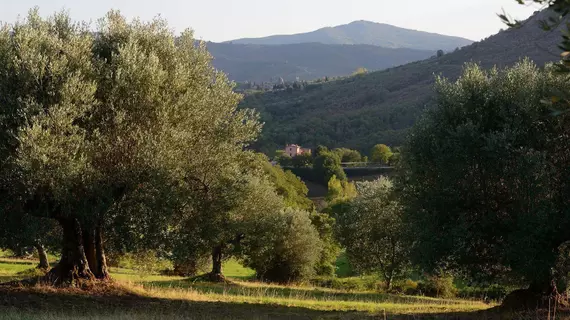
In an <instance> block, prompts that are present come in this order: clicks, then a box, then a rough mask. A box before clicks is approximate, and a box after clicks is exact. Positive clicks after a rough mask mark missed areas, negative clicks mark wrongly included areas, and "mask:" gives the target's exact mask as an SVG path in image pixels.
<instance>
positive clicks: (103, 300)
mask: <svg viewBox="0 0 570 320" xmlns="http://www.w3.org/2000/svg"><path fill="white" fill-rule="evenodd" d="M3 310H4V311H3ZM3 312H6V313H7V314H18V313H22V314H41V315H50V314H51V315H54V314H55V315H57V317H58V318H59V317H61V318H73V317H74V316H79V315H81V316H89V317H90V319H91V318H93V319H99V318H104V317H107V316H110V317H117V318H121V317H125V316H129V317H134V318H137V319H139V318H140V319H168V318H176V319H374V318H375V319H378V318H380V319H383V318H384V317H383V316H382V315H374V314H369V313H365V312H355V311H347V312H339V311H318V310H312V309H308V308H301V307H287V306H278V305H267V304H247V303H225V302H204V301H188V300H176V299H158V298H151V297H146V296H140V295H137V294H133V293H129V292H120V291H117V290H114V291H113V290H111V291H109V292H107V291H105V292H102V291H96V292H85V291H81V290H78V289H77V290H66V289H59V290H56V289H50V288H14V287H6V286H0V319H1V318H2V317H1V314H3ZM495 316H497V317H496V318H495ZM388 318H389V319H499V318H501V316H500V315H499V314H496V313H494V312H491V311H486V312H471V313H446V314H429V315H421V314H415V315H390V316H389V317H388ZM50 319H51V318H50Z"/></svg>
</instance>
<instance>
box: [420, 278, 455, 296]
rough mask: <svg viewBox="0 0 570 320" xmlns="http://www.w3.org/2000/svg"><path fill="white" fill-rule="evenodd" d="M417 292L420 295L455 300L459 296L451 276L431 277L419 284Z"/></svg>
mask: <svg viewBox="0 0 570 320" xmlns="http://www.w3.org/2000/svg"><path fill="white" fill-rule="evenodd" d="M417 290H418V292H419V293H420V294H423V295H425V296H428V297H435V298H453V297H455V296H456V295H457V288H455V285H454V284H453V277H450V276H429V277H427V278H426V279H425V280H424V281H422V282H420V283H418V286H417Z"/></svg>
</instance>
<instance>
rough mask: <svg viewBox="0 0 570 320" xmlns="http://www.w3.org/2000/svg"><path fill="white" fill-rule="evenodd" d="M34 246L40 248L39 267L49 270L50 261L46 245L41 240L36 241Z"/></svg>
mask: <svg viewBox="0 0 570 320" xmlns="http://www.w3.org/2000/svg"><path fill="white" fill-rule="evenodd" d="M34 247H36V250H38V257H39V258H40V263H39V264H38V269H43V270H46V271H47V270H49V261H48V257H47V253H46V250H45V249H44V246H43V245H42V244H41V243H40V242H36V243H35V245H34Z"/></svg>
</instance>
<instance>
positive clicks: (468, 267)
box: [400, 61, 570, 294]
mask: <svg viewBox="0 0 570 320" xmlns="http://www.w3.org/2000/svg"><path fill="white" fill-rule="evenodd" d="M551 69H552V68H547V69H546V70H540V69H538V68H537V67H536V66H535V65H534V64H532V63H531V62H529V61H522V62H520V63H518V64H517V65H516V66H514V67H512V68H507V69H504V70H497V69H493V70H490V71H485V70H482V69H481V68H480V67H478V66H476V65H467V66H466V67H465V70H464V71H463V75H462V76H461V77H460V79H459V80H457V81H456V82H451V81H449V80H446V79H442V78H439V79H438V80H437V84H436V92H437V95H436V105H435V106H434V107H433V108H432V109H431V110H429V111H428V112H427V114H426V115H425V116H424V118H423V119H422V120H421V121H419V122H418V123H417V124H416V125H415V126H414V128H413V129H412V131H411V134H410V136H409V140H408V142H407V145H406V146H405V148H404V152H403V156H402V160H401V166H402V169H403V170H404V173H403V174H402V175H401V177H402V179H401V181H400V182H401V183H400V187H401V188H402V195H403V200H402V201H403V205H404V206H405V208H406V209H405V217H406V220H407V221H408V222H409V225H410V228H411V232H412V234H414V235H415V237H414V240H415V241H416V242H415V243H416V245H415V247H414V255H413V257H414V260H415V261H416V262H417V263H419V264H420V265H422V266H423V267H424V268H426V269H428V270H433V269H439V268H446V269H454V270H460V271H463V272H468V273H469V274H470V275H471V276H473V277H475V278H479V279H480V278H484V279H489V278H491V279H497V277H501V276H509V277H511V279H513V280H515V281H518V282H522V283H525V284H528V285H529V286H530V289H531V291H533V292H534V293H536V294H546V293H548V294H550V293H552V292H555V291H556V290H555V286H554V283H553V280H555V279H553V275H552V273H551V270H552V268H553V267H554V265H555V262H556V257H557V254H558V247H559V246H560V245H561V244H563V243H564V242H565V241H567V240H570V239H569V237H568V228H570V215H569V213H570V202H569V198H568V194H569V191H570V154H569V150H570V144H569V143H570V139H568V136H569V134H570V131H569V128H570V126H569V125H568V117H567V116H565V115H561V116H554V115H552V112H551V109H550V107H549V106H548V105H547V104H544V103H542V101H541V100H542V99H543V98H544V97H548V96H551V95H552V93H555V92H568V90H569V89H570V87H569V86H568V82H567V81H566V80H565V79H564V78H563V77H560V76H559V75H557V74H555V73H554V72H552V70H551Z"/></svg>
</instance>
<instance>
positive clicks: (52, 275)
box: [45, 218, 95, 286]
mask: <svg viewBox="0 0 570 320" xmlns="http://www.w3.org/2000/svg"><path fill="white" fill-rule="evenodd" d="M58 222H59V224H60V225H61V228H62V230H63V243H62V244H63V246H62V250H61V259H60V260H59V263H58V264H57V265H56V266H55V267H54V268H53V269H51V270H50V271H49V272H48V273H47V274H46V276H45V280H46V281H47V282H49V283H50V284H52V285H55V286H81V285H82V284H83V283H85V282H91V281H93V280H94V279H95V276H94V275H93V273H92V272H91V269H89V262H88V261H87V257H86V256H85V251H84V249H83V244H82V235H81V226H80V225H79V222H78V221H77V219H69V218H60V219H58Z"/></svg>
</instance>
